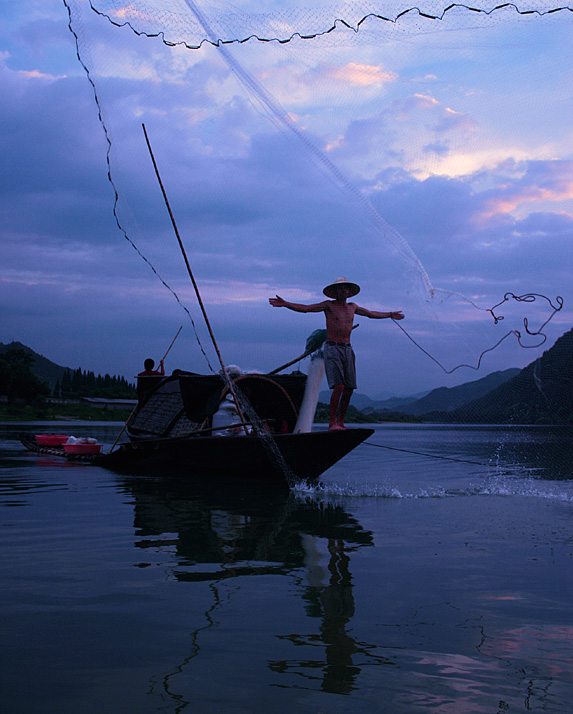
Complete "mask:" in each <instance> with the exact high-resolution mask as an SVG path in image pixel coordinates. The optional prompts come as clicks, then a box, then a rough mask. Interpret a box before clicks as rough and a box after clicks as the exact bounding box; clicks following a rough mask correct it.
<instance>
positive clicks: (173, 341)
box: [109, 325, 183, 454]
mask: <svg viewBox="0 0 573 714" xmlns="http://www.w3.org/2000/svg"><path fill="white" fill-rule="evenodd" d="M182 329H183V325H181V327H180V328H179V329H178V330H177V334H176V335H175V337H174V338H173V340H172V341H171V344H170V345H169V347H168V348H167V352H166V353H165V354H164V355H163V359H161V360H160V361H159V363H160V364H161V362H164V361H165V359H166V357H167V355H168V354H169V353H170V352H171V348H172V347H173V345H174V344H175V340H176V339H177V338H178V337H179V333H180V332H181V330H182ZM138 406H139V402H138V403H137V404H136V405H135V406H134V407H133V409H132V410H131V413H130V415H129V416H128V417H127V419H126V420H125V424H124V425H123V426H122V428H121V431H120V432H119V434H118V435H117V438H116V440H115V441H114V442H113V446H112V447H111V449H110V450H109V453H110V454H111V452H112V451H113V450H114V449H115V447H116V446H117V442H118V441H119V439H120V437H121V435H122V434H123V432H124V431H125V429H126V427H127V425H128V424H129V422H130V420H131V417H132V416H133V415H134V414H135V410H136V409H137V407H138Z"/></svg>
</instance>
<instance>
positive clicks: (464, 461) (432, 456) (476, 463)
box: [363, 441, 491, 466]
mask: <svg viewBox="0 0 573 714" xmlns="http://www.w3.org/2000/svg"><path fill="white" fill-rule="evenodd" d="M363 443H364V444H366V445H367V446H376V447H378V448H379V449H390V450H391V451H402V452H404V453H405V454H415V455H416V456H427V457H429V458H430V459H442V460H443V461H457V462H458V463H460V464H473V465H474V466H491V464H486V463H484V462H483V461H468V460H467V459H455V458H453V457H452V456H438V455H437V454H425V453H423V452H421V451H410V450H409V449H398V448H397V447H396V446H384V444H373V443H372V442H371V441H364V442H363Z"/></svg>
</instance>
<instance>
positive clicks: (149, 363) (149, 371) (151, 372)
mask: <svg viewBox="0 0 573 714" xmlns="http://www.w3.org/2000/svg"><path fill="white" fill-rule="evenodd" d="M143 366H144V367H145V370H144V371H143V372H140V373H139V374H138V375H137V376H138V377H157V376H159V377H164V376H165V367H164V365H163V360H160V362H159V369H153V368H154V367H155V362H154V361H153V360H152V359H151V358H150V357H148V358H147V359H146V360H145V362H144V363H143Z"/></svg>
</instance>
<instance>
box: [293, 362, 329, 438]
mask: <svg viewBox="0 0 573 714" xmlns="http://www.w3.org/2000/svg"><path fill="white" fill-rule="evenodd" d="M323 377H324V357H323V356H322V350H319V351H317V352H314V353H313V355H312V357H311V358H310V366H309V368H308V376H307V379H306V388H305V390H304V397H303V398H302V404H301V406H300V411H299V414H298V420H297V422H296V425H295V428H294V433H295V434H300V433H308V432H310V431H312V424H313V422H314V415H315V413H316V405H317V404H318V396H319V393H320V385H321V384H322V378H323Z"/></svg>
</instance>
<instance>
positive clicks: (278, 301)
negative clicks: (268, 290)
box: [269, 295, 286, 307]
mask: <svg viewBox="0 0 573 714" xmlns="http://www.w3.org/2000/svg"><path fill="white" fill-rule="evenodd" d="M269 302H270V304H271V305H272V306H273V307H285V305H286V300H283V299H282V297H280V296H279V295H277V296H276V297H274V298H269Z"/></svg>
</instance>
